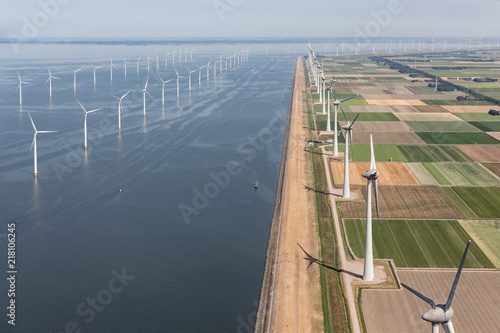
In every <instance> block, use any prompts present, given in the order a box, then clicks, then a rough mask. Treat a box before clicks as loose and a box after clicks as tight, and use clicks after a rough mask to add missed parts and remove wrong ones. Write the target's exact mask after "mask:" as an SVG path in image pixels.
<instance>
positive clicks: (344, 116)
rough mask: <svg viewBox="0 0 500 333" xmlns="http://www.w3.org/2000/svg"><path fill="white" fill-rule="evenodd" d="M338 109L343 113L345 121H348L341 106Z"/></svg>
mask: <svg viewBox="0 0 500 333" xmlns="http://www.w3.org/2000/svg"><path fill="white" fill-rule="evenodd" d="M340 111H342V114H343V115H344V118H345V121H347V122H349V120H347V116H346V115H345V112H344V109H343V108H342V107H340Z"/></svg>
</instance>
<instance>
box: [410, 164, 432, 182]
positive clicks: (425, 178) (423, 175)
mask: <svg viewBox="0 0 500 333" xmlns="http://www.w3.org/2000/svg"><path fill="white" fill-rule="evenodd" d="M406 165H407V166H408V168H410V170H411V172H413V174H414V175H415V177H417V179H418V181H419V182H420V183H421V184H422V185H440V183H439V182H438V181H437V180H436V177H434V176H433V175H432V174H431V173H430V172H429V170H427V169H426V168H425V166H424V165H423V164H422V163H407V164H406ZM431 165H432V164H431Z"/></svg>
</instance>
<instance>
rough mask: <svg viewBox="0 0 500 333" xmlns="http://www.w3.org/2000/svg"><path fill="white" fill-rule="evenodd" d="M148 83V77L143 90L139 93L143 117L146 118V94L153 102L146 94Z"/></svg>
mask: <svg viewBox="0 0 500 333" xmlns="http://www.w3.org/2000/svg"><path fill="white" fill-rule="evenodd" d="M148 82H149V76H148V78H147V80H146V85H145V86H144V89H142V90H141V91H139V94H140V93H142V103H143V110H144V117H146V94H148V95H149V97H151V99H152V100H154V98H153V96H151V94H150V93H149V92H148Z"/></svg>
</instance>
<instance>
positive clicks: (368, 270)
mask: <svg viewBox="0 0 500 333" xmlns="http://www.w3.org/2000/svg"><path fill="white" fill-rule="evenodd" d="M370 149H371V165H370V170H368V171H366V172H365V173H363V174H362V176H363V177H364V178H366V179H367V188H366V243H365V267H364V270H363V280H364V281H373V280H374V279H375V273H374V270H373V243H372V191H371V189H372V188H371V187H370V185H372V187H373V194H374V195H375V207H376V209H377V217H378V193H377V192H378V191H377V189H378V187H377V179H378V177H379V176H380V174H379V173H378V172H377V168H376V166H375V153H374V152H373V139H372V135H371V134H370Z"/></svg>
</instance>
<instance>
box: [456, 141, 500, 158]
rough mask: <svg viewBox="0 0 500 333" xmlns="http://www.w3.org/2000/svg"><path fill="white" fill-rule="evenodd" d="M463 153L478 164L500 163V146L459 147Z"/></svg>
mask: <svg viewBox="0 0 500 333" xmlns="http://www.w3.org/2000/svg"><path fill="white" fill-rule="evenodd" d="M457 148H459V149H460V150H461V151H462V152H464V153H465V154H467V156H469V157H470V158H471V159H472V160H474V161H476V162H500V146H498V145H495V146H486V145H485V146H478V145H468V146H457Z"/></svg>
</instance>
